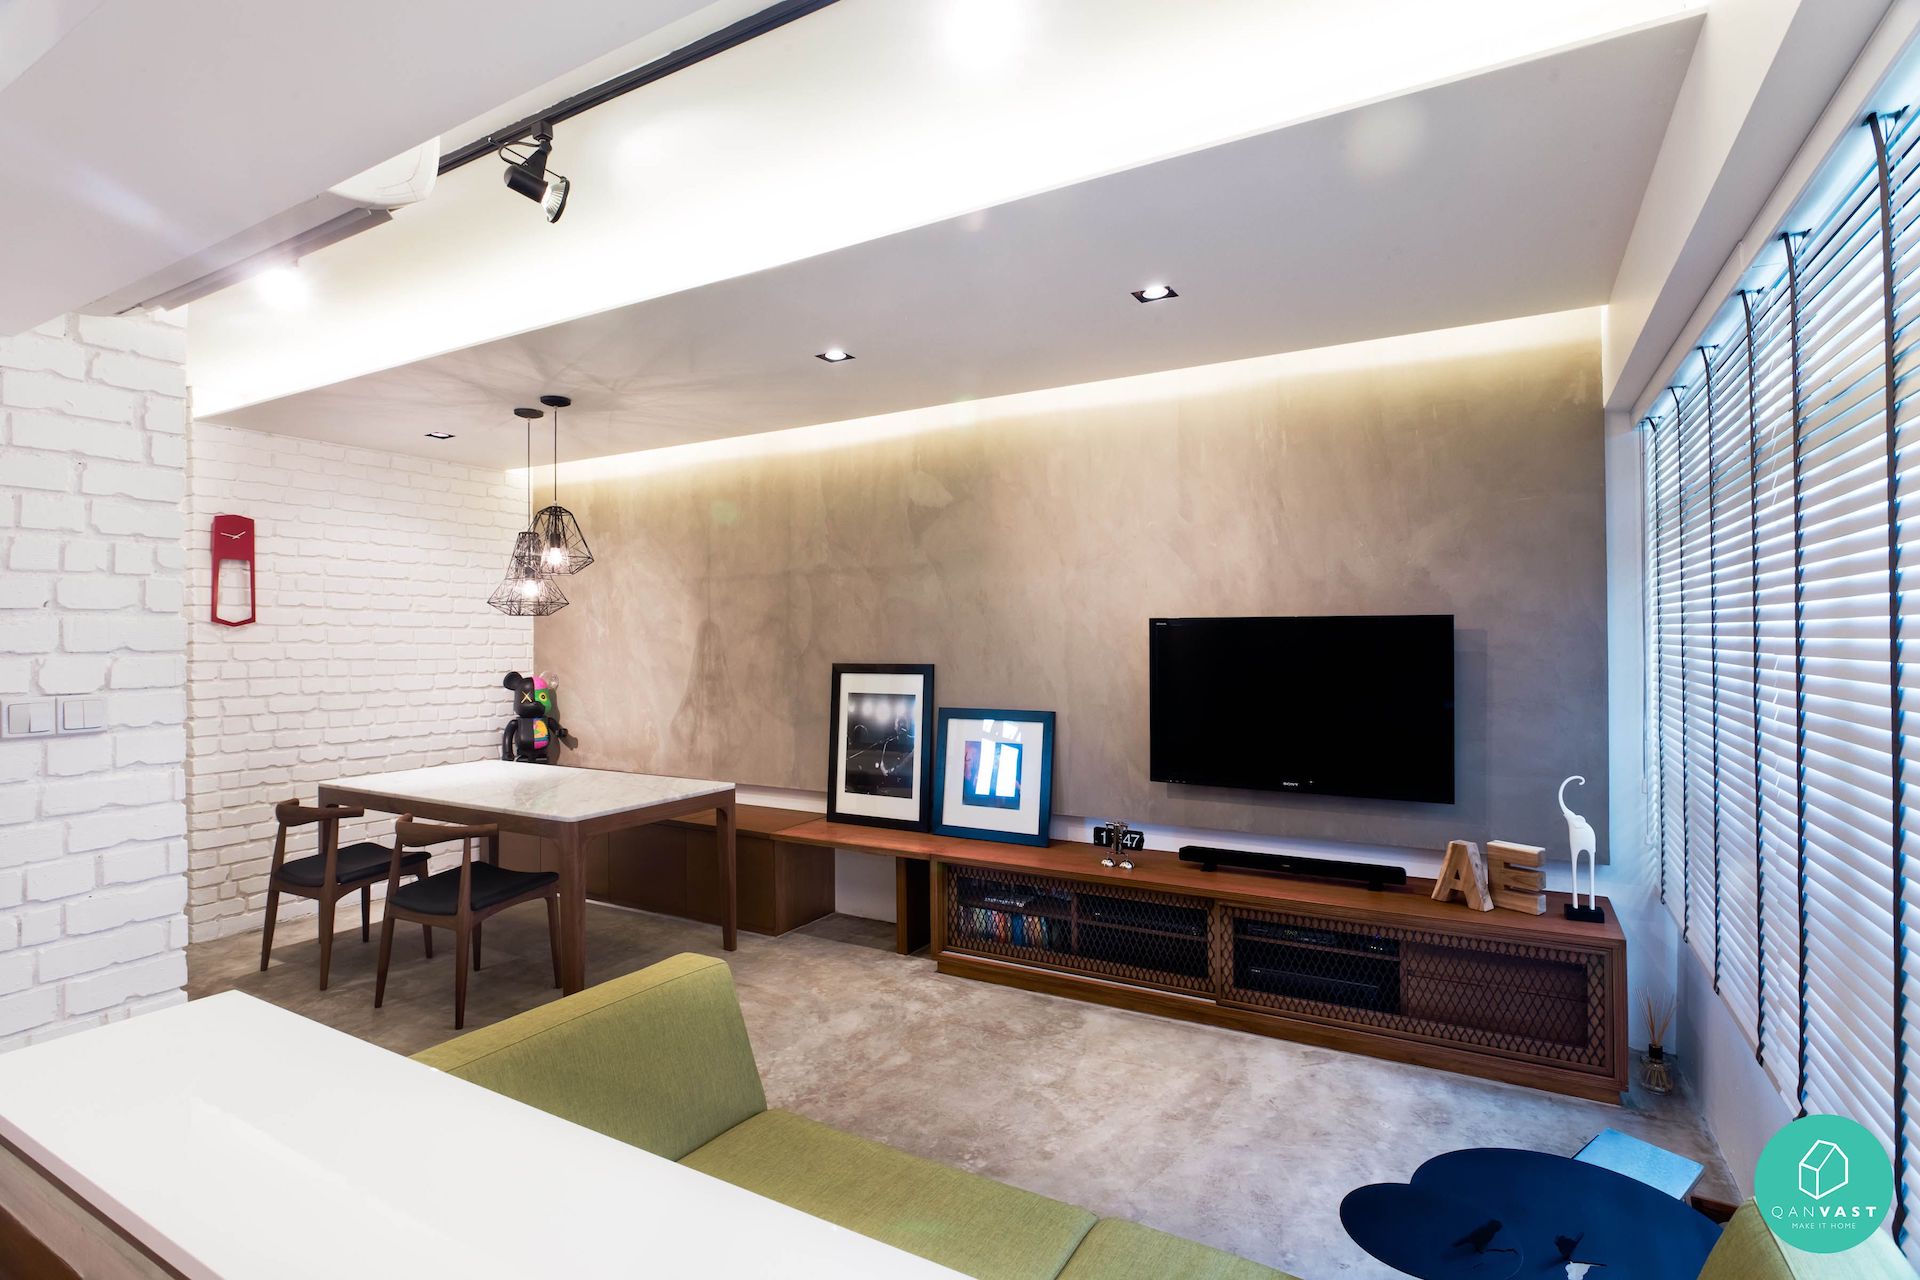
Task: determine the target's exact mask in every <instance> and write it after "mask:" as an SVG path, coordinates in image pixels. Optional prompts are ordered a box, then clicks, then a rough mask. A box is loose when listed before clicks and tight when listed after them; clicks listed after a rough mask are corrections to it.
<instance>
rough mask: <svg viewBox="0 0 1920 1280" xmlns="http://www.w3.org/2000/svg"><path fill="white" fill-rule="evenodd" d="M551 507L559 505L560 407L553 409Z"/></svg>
mask: <svg viewBox="0 0 1920 1280" xmlns="http://www.w3.org/2000/svg"><path fill="white" fill-rule="evenodd" d="M553 505H554V506H556V507H557V506H559V505H560V406H558V405H555V406H554V408H553Z"/></svg>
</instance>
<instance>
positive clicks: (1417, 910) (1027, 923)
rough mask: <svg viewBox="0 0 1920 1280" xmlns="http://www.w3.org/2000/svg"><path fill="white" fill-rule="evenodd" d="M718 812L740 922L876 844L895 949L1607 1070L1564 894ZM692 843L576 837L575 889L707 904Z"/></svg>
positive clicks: (768, 925) (1218, 1017) (1151, 1000)
mask: <svg viewBox="0 0 1920 1280" xmlns="http://www.w3.org/2000/svg"><path fill="white" fill-rule="evenodd" d="M738 830H739V863H740V916H741V924H742V925H743V927H745V928H747V929H750V930H753V931H754V932H756V933H769V934H779V933H785V932H786V931H787V930H789V929H791V928H795V927H797V926H798V925H801V924H805V923H807V922H808V921H810V920H814V919H818V918H819V917H821V916H823V915H826V914H828V913H829V912H831V911H832V910H833V851H834V850H835V849H845V850H847V851H849V852H852V853H864V854H871V855H874V856H876V857H888V858H892V859H893V862H894V886H895V903H896V917H895V918H896V925H895V946H896V949H897V950H898V951H900V952H901V953H902V954H910V953H912V952H914V951H917V950H918V949H920V948H921V947H923V946H924V947H930V948H931V951H932V953H933V957H934V959H935V961H936V963H937V964H938V966H939V970H940V972H942V973H946V974H952V975H955V976H958V977H967V978H975V979H979V980H981V981H985V982H997V983H1001V984H1004V985H1007V986H1016V987H1023V988H1026V989H1028V990H1033V991H1045V992H1049V993H1052V994H1054V995H1064V996H1072V997H1074V998H1077V999H1081V1000H1091V1001H1095V1002H1097V1003H1101V1004H1109V1005H1117V1006H1119V1007H1122V1008H1128V1009H1138V1010H1142V1011H1146V1012H1151V1013H1159V1014H1164V1015H1166V1016H1168V1017H1174V1018H1184V1019H1187V1020H1189V1021H1195V1022H1206V1023H1211V1024H1214V1025H1218V1026H1227V1027H1235V1028H1238V1029H1240V1030H1243V1031H1252V1032H1255V1033H1258V1034H1260V1035H1270V1036H1277V1037H1281V1038H1283V1039H1290V1040H1302V1041H1306V1042H1308V1043H1312V1044H1323V1045H1327V1046H1329V1047H1332V1048H1338V1049H1346V1050H1351V1051H1353V1052H1356V1053H1366V1054H1371V1055H1373V1056H1375V1057H1381V1058H1389V1059H1393V1060H1395V1061H1400V1062H1412V1063H1416V1064H1418V1065H1421V1066H1428V1067H1437V1068H1441V1069H1443V1070H1449V1071H1459V1072H1464V1073H1466V1074H1469V1075H1478V1076H1485V1077H1488V1078H1491V1079H1495V1080H1505V1081H1509V1082H1511V1083H1514V1084H1524V1085H1531V1086H1534V1087H1536V1088H1542V1089H1551V1090H1554V1091H1557V1092H1560V1093H1570V1094H1574V1095H1576V1096H1579V1097H1585V1098H1595V1099H1598V1100H1600V1101H1603V1102H1618V1101H1619V1098H1620V1094H1621V1093H1622V1092H1624V1091H1625V1089H1626V1087H1627V1069H1628V1062H1629V1058H1628V1052H1627V996H1626V992H1627V944H1626V936H1625V934H1623V933H1622V932H1621V930H1620V926H1619V923H1618V921H1617V919H1616V918H1615V916H1614V913H1613V910H1612V906H1611V904H1608V910H1607V923H1605V924H1599V925H1595V924H1580V923H1576V922H1574V921H1569V920H1567V919H1565V918H1564V917H1563V916H1562V915H1561V911H1560V908H1561V906H1562V905H1563V904H1564V903H1565V902H1566V901H1567V895H1565V894H1548V895H1547V914H1545V915H1543V916H1529V915H1523V914H1521V913H1519V912H1515V911H1491V912H1479V911H1471V910H1469V909H1468V908H1467V907H1465V906H1464V905H1461V904H1458V903H1443V902H1435V901H1433V900H1432V899H1431V898H1430V897H1428V896H1427V895H1428V894H1429V893H1430V892H1431V891H1432V887H1433V885H1432V882H1431V881H1428V880H1412V881H1410V882H1409V883H1408V884H1407V886H1406V887H1405V888H1403V889H1381V890H1368V889H1363V888H1358V887H1353V886H1347V885H1338V884H1326V883H1319V882H1314V881H1305V880H1289V879H1283V878H1281V877H1278V876H1270V875H1262V874H1260V873H1258V872H1252V871H1235V870H1230V869H1223V870H1219V871H1202V870H1201V869H1200V868H1199V867H1198V866H1197V865H1195V864H1193V863H1190V862H1182V861H1180V859H1179V857H1178V855H1176V854H1173V853H1166V852H1161V851H1156V850H1147V851H1143V852H1141V853H1137V854H1135V855H1134V864H1135V865H1134V869H1133V870H1132V871H1124V870H1121V869H1120V868H1118V867H1104V866H1101V865H1100V857H1101V852H1102V851H1101V850H1099V849H1097V848H1095V847H1094V846H1093V845H1090V844H1080V843H1075V842H1071V841H1064V840H1056V841H1054V842H1053V844H1052V845H1051V846H1049V847H1047V848H1044V849H1040V848H1032V847H1028V846H1025V845H1009V844H994V843H991V842H988V841H981V840H964V839H959V838H956V837H952V836H939V835H931V834H928V833H926V832H914V831H892V830H888V829H886V828H882V827H866V826H860V825H857V824H854V823H844V822H829V821H827V820H826V819H824V818H821V817H819V816H818V815H815V814H811V813H807V812H805V811H802V810H795V809H780V808H769V807H765V806H753V805H748V806H743V807H742V808H741V809H740V810H739V813H738ZM711 840H712V827H711V819H708V818H706V817H704V816H687V817H683V818H681V819H678V820H677V822H675V823H670V824H669V823H663V824H660V825H656V826H652V827H645V828H640V829H636V830H630V831H625V832H620V833H617V834H615V835H612V836H610V837H607V838H606V842H605V843H603V844H599V845H594V844H590V845H589V846H588V850H587V864H586V865H587V887H588V892H589V893H592V894H593V895H594V896H596V897H604V898H607V899H608V900H610V901H613V902H619V903H623V904H625V905H630V906H637V907H641V908H644V909H646V910H650V911H660V912H664V913H667V914H672V915H681V916H690V917H692V918H694V919H702V920H710V919H712V918H713V912H715V911H716V910H717V909H718V905H719V904H718V894H717V889H718V886H717V884H713V883H711V882H712V881H713V879H714V876H713V871H712V868H713V865H714V859H713V856H712V845H711ZM529 856H531V857H535V858H537V856H538V855H537V854H536V855H525V854H521V855H518V857H520V858H526V857H529ZM547 856H549V857H550V856H551V853H549V854H548V855H547ZM502 858H503V861H508V862H509V865H512V864H513V860H509V857H508V854H507V851H506V850H503V853H502ZM515 860H517V859H515ZM1602 901H1603V902H1604V901H1605V899H1602Z"/></svg>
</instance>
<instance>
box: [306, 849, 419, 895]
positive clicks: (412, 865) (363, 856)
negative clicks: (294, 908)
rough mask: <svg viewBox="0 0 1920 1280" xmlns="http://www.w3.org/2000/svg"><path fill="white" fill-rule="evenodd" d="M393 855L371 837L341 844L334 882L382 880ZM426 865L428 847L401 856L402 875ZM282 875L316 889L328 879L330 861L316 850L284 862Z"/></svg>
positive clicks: (413, 872)
mask: <svg viewBox="0 0 1920 1280" xmlns="http://www.w3.org/2000/svg"><path fill="white" fill-rule="evenodd" d="M392 858H393V850H392V849H391V848H390V847H389V846H387V845H384V844H375V843H373V842H372V841H371V840H362V841H361V842H360V843H358V844H346V845H341V846H340V854H339V857H338V858H337V859H336V860H335V861H334V864H333V874H334V883H335V884H359V883H360V882H361V881H362V880H383V879H385V878H386V875H387V865H388V863H389V861H390V860H391V859H392ZM426 864H427V851H426V850H425V849H414V850H411V851H409V852H407V853H403V854H401V855H400V874H402V875H414V874H416V873H417V872H419V870H420V869H421V868H422V867H424V866H426ZM280 878H281V879H282V880H285V881H286V882H287V883H289V884H297V885H304V886H305V887H306V888H309V889H317V888H319V887H320V883H321V881H323V880H325V879H326V878H327V860H326V859H325V858H323V857H321V856H320V855H319V854H317V853H316V854H312V855H310V856H308V857H305V858H295V859H293V860H292V861H291V862H287V863H283V864H282V865H281V867H280Z"/></svg>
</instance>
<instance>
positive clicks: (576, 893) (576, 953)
mask: <svg viewBox="0 0 1920 1280" xmlns="http://www.w3.org/2000/svg"><path fill="white" fill-rule="evenodd" d="M558 843H559V845H560V969H561V983H560V987H561V990H562V991H564V992H565V993H566V994H567V995H572V994H573V993H574V992H576V991H580V990H583V989H584V988H585V987H586V985H587V873H586V866H585V865H584V863H585V859H584V858H583V857H582V845H583V841H582V840H581V839H580V831H579V828H577V827H564V828H562V829H561V832H560V838H559V841H558ZM464 959H465V957H462V960H464Z"/></svg>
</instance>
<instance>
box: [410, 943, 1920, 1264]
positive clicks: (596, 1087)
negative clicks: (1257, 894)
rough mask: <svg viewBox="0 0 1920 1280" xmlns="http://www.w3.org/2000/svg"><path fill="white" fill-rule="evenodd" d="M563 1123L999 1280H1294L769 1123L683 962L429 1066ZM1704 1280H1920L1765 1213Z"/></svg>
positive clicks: (715, 983)
mask: <svg viewBox="0 0 1920 1280" xmlns="http://www.w3.org/2000/svg"><path fill="white" fill-rule="evenodd" d="M414 1056H415V1057H416V1058H417V1059H418V1060H419V1061H421V1062H424V1063H426V1064H427V1065H428V1066H431V1067H437V1068H439V1069H440V1070H442V1071H447V1072H451V1073H452V1074H454V1075H457V1076H460V1077H461V1078H462V1079H466V1080H471V1081H473V1082H474V1083H475V1084H479V1085H484V1086H485V1087H486V1088H489V1089H492V1090H494V1091H495V1092H498V1093H504V1094H506V1095H507V1096H508V1097H512V1098H518V1099H519V1100H520V1101H522V1102H525V1103H528V1104H529V1105H532V1106H536V1107H539V1108H540V1109H541V1110H543V1111H549V1112H551V1113H553V1114H554V1115H557V1116H560V1117H562V1118H564V1119H567V1120H571V1121H573V1122H574V1123H576V1124H582V1125H585V1126H587V1127H588V1128H589V1129H597V1130H599V1131H600V1132H601V1133H604V1134H607V1135H609V1136H610V1137H615V1138H618V1139H620V1140H621V1141H622V1142H630V1143H632V1144H633V1145H634V1146H636V1147H643V1148H645V1149H646V1150H648V1151H651V1152H653V1153H654V1154H655V1155H660V1156H665V1157H667V1158H668V1159H670V1160H678V1161H680V1162H682V1163H683V1164H687V1165H690V1166H692V1167H693V1168H695V1169H698V1170H700V1171H701V1172H703V1173H708V1174H711V1175H713V1176H714V1177H716V1178H723V1179H725V1180H726V1181H728V1182H732V1183H735V1184H737V1185H739V1186H742V1187H745V1188H747V1189H748V1190H749V1191H754V1192H757V1193H759V1194H760V1195H763V1196H767V1197H769V1198H770V1199H774V1200H778V1201H781V1202H782V1203H784V1204H789V1205H792V1206H793V1207H794V1208H796V1209H800V1210H803V1211H804V1212H807V1213H811V1214H813V1215H814V1216H815V1217H820V1218H825V1219H827V1220H828V1221H829V1222H835V1223H838V1224H839V1225H841V1226H843V1227H846V1228H847V1229H849V1230H851V1231H858V1232H859V1233H861V1234H862V1235H867V1236H872V1237H873V1238H875V1239H876V1240H884V1241H886V1242H887V1243H888V1244H891V1245H894V1246H897V1247H898V1248H901V1249H905V1250H906V1251H907V1252H909V1253H916V1254H919V1255H920V1256H921V1257H923V1258H931V1259H932V1260H933V1261H935V1262H938V1263H941V1264H942V1265H944V1266H948V1267H951V1268H953V1269H954V1270H955V1271H959V1272H963V1273H964V1274H967V1275H971V1276H979V1277H981V1278H982V1280H1053V1277H1056V1276H1057V1277H1060V1280H1288V1278H1287V1277H1285V1276H1284V1275H1283V1274H1282V1273H1281V1272H1278V1271H1275V1270H1273V1269H1272V1268H1270V1267H1263V1266H1261V1265H1259V1264H1258V1263H1254V1262H1249V1261H1247V1260H1246V1259H1244V1258H1236V1257H1234V1256H1233V1255H1232V1254H1229V1253H1222V1252H1220V1251H1219V1250H1218V1249H1209V1248H1207V1247H1206V1246H1205V1245H1200V1244H1195V1243H1194V1242H1193V1241H1191V1240H1182V1239H1181V1238H1180V1237H1178V1236H1172V1235H1168V1234H1167V1233H1166V1232H1164V1231H1155V1230H1154V1229H1153V1228H1151V1227H1144V1226H1141V1225H1140V1224H1139V1223H1137V1222H1127V1221H1125V1220H1124V1219H1119V1218H1096V1217H1095V1216H1094V1215H1093V1214H1091V1213H1088V1212H1087V1211H1086V1210H1085V1209H1077V1208H1075V1207H1073V1206H1072V1205H1068V1204H1062V1203H1060V1202H1059V1201H1057V1200H1049V1199H1047V1198H1046V1197H1045V1196H1041V1195H1035V1194H1034V1193H1033V1192H1031V1191H1022V1190H1020V1189H1018V1188H1017V1187H1009V1186H1006V1185H1004V1184H1002V1183H998V1182H995V1181H993V1180H992V1179H991V1178H983V1177H981V1176H979V1175H978V1174H972V1173H967V1172H964V1171H962V1170H960V1169H955V1168H951V1167H949V1166H947V1165H943V1164H939V1163H937V1162H935V1161H932V1160H923V1159H921V1158H920V1157H918V1156H910V1155H908V1154H906V1153H905V1152H903V1151H895V1150H894V1149H893V1148H892V1147H888V1146H884V1145H882V1144H880V1143H878V1142H869V1141H867V1140H866V1139H865V1138H856V1137H854V1136H852V1135H851V1134H845V1133H841V1132H839V1131H838V1130H835V1129H830V1128H828V1127H827V1126H826V1125H823V1124H817V1123H815V1122H814V1121H812V1120H808V1119H806V1118H805V1117H804V1116H799V1115H795V1114H794V1113H793V1112H791V1111H773V1110H769V1109H768V1108H767V1097H766V1094H765V1093H764V1092H763V1091H762V1090H761V1087H760V1069H759V1068H758V1067H757V1066H756V1065H755V1064H754V1060H753V1048H752V1046H751V1045H750V1044H748V1042H747V1025H746V1022H745V1021H744V1020H743V1019H742V1018H741V1016H740V1004H739V1001H738V1000H737V999H736V998H735V997H734V993H733V976H732V974H731V973H730V972H729V971H728V969H727V966H726V965H724V964H722V963H721V962H720V961H718V960H713V959H709V958H707V957H705V956H696V955H681V956H675V957H674V958H673V959H671V960H666V961H663V962H661V963H660V964H656V965H653V966H652V967H650V968H646V969H642V970H640V971H639V972H637V973H630V974H628V975H627V976H626V977H624V978H619V979H616V980H614V981H612V982H607V983H603V984H601V985H600V986H597V987H594V988H592V989H591V990H588V991H582V992H581V993H579V994H578V995H574V996H568V997H567V998H565V999H563V1000H556V1001H554V1002H553V1003H552V1004H547V1005H542V1006H541V1007H540V1008H538V1009H533V1010H530V1011H528V1012H526V1013H523V1014H521V1015H519V1016H518V1017H515V1018H509V1019H507V1020H506V1021H505V1022H500V1023H496V1024H495V1025H493V1026H491V1027H486V1028H483V1029H482V1030H479V1031H474V1032H469V1033H468V1034H466V1035H463V1036H460V1037H458V1038H457V1039H453V1040H449V1041H447V1042H446V1043H445V1044H442V1045H437V1046H435V1047H434V1048H432V1049H428V1050H426V1051H425V1052H424V1053H419V1054H415V1055H414ZM1700 1275H1701V1280H1841V1277H1847V1278H1848V1280H1895V1278H1896V1277H1898V1278H1899V1280H1911V1277H1912V1275H1913V1272H1912V1270H1911V1268H1909V1267H1908V1266H1907V1265H1906V1262H1905V1261H1904V1260H1903V1259H1902V1258H1901V1257H1900V1253H1899V1250H1898V1249H1896V1248H1895V1247H1894V1245H1893V1242H1892V1241H1891V1240H1890V1239H1888V1238H1887V1237H1886V1236H1885V1234H1884V1233H1882V1235H1881V1236H1880V1237H1879V1238H1878V1239H1877V1240H1875V1241H1874V1242H1873V1243H1871V1244H1868V1245H1865V1246H1862V1247H1861V1248H1858V1249H1852V1250H1849V1251H1848V1252H1846V1253H1844V1254H1839V1255H1834V1256H1832V1257H1822V1256H1819V1255H1815V1254H1809V1253H1803V1252H1801V1251H1800V1250H1798V1249H1792V1248H1788V1247H1786V1246H1784V1245H1782V1244H1781V1243H1780V1242H1779V1241H1778V1240H1776V1239H1775V1238H1774V1236H1773V1233H1772V1232H1770V1231H1768V1230H1767V1226H1766V1223H1765V1222H1764V1221H1763V1220H1762V1219H1761V1217H1760V1212H1759V1210H1758V1209H1757V1208H1756V1207H1755V1206H1754V1203H1753V1202H1752V1201H1751V1200H1749V1201H1748V1202H1747V1203H1746V1204H1744V1205H1742V1206H1741V1207H1740V1211H1739V1212H1738V1213H1737V1214H1735V1215H1734V1218H1733V1221H1731V1222H1730V1223H1728V1224H1727V1228H1726V1231H1725V1233H1724V1234H1723V1235H1722V1236H1721V1238H1720V1242H1719V1243H1718V1244H1717V1245H1715V1246H1714V1250H1713V1254H1712V1256H1711V1257H1709V1258H1708V1259H1707V1265H1706V1268H1705V1269H1704V1270H1703V1271H1702V1272H1701V1273H1700Z"/></svg>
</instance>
